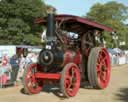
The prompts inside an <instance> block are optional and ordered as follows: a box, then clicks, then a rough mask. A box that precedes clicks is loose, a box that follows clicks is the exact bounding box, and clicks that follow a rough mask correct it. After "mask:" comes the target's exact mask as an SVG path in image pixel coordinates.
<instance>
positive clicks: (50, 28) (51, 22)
mask: <svg viewBox="0 0 128 102" xmlns="http://www.w3.org/2000/svg"><path fill="white" fill-rule="evenodd" d="M46 36H47V40H48V41H54V40H56V39H55V38H56V37H55V18H54V14H52V13H50V14H48V17H47V33H46Z"/></svg>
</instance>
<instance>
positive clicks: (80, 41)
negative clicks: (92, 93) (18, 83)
mask: <svg viewBox="0 0 128 102" xmlns="http://www.w3.org/2000/svg"><path fill="white" fill-rule="evenodd" d="M36 23H38V24H42V25H44V26H46V27H47V31H46V35H45V33H44V35H43V40H44V41H45V46H44V47H43V49H42V51H41V52H40V54H39V57H38V63H30V64H29V65H28V66H27V68H26V69H25V72H24V76H23V85H24V89H25V91H26V92H27V93H28V94H36V93H39V92H40V91H41V90H42V88H43V86H44V84H45V83H46V81H50V82H51V81H52V82H59V83H60V89H61V92H62V93H63V94H64V96H66V97H73V96H75V95H76V93H77V92H78V89H79V87H80V83H81V81H88V82H89V83H90V85H91V86H93V87H94V88H97V89H104V88H106V87H107V86H108V83H109V80H110V72H111V67H110V59H109V55H108V52H107V50H106V48H104V47H103V37H102V31H104V30H106V31H108V32H112V29H111V28H109V27H106V26H103V25H101V24H98V23H96V22H92V21H90V20H88V19H84V18H80V17H77V16H71V15H53V14H49V15H48V17H46V18H39V19H37V20H36Z"/></svg>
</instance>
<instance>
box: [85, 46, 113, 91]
mask: <svg viewBox="0 0 128 102" xmlns="http://www.w3.org/2000/svg"><path fill="white" fill-rule="evenodd" d="M110 72H111V66H110V58H109V54H108V52H107V50H106V49H105V48H102V47H96V48H93V49H92V50H91V52H90V55H89V57H88V79H89V82H90V84H91V86H93V87H94V88H98V89H104V88H106V87H107V86H108V83H109V80H110Z"/></svg>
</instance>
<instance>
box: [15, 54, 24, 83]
mask: <svg viewBox="0 0 128 102" xmlns="http://www.w3.org/2000/svg"><path fill="white" fill-rule="evenodd" d="M24 67H25V57H24V56H23V54H21V57H20V58H19V71H18V74H17V79H16V81H21V78H22V76H23V72H24Z"/></svg>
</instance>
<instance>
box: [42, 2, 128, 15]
mask: <svg viewBox="0 0 128 102" xmlns="http://www.w3.org/2000/svg"><path fill="white" fill-rule="evenodd" d="M44 1H45V3H46V4H50V5H52V6H54V7H55V8H56V9H57V13H59V14H72V15H77V16H83V15H85V14H86V13H87V12H88V11H89V9H90V8H91V7H92V5H94V4H95V3H98V2H99V3H106V2H108V1H117V2H120V3H123V4H125V5H127V6H128V0H44Z"/></svg>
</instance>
